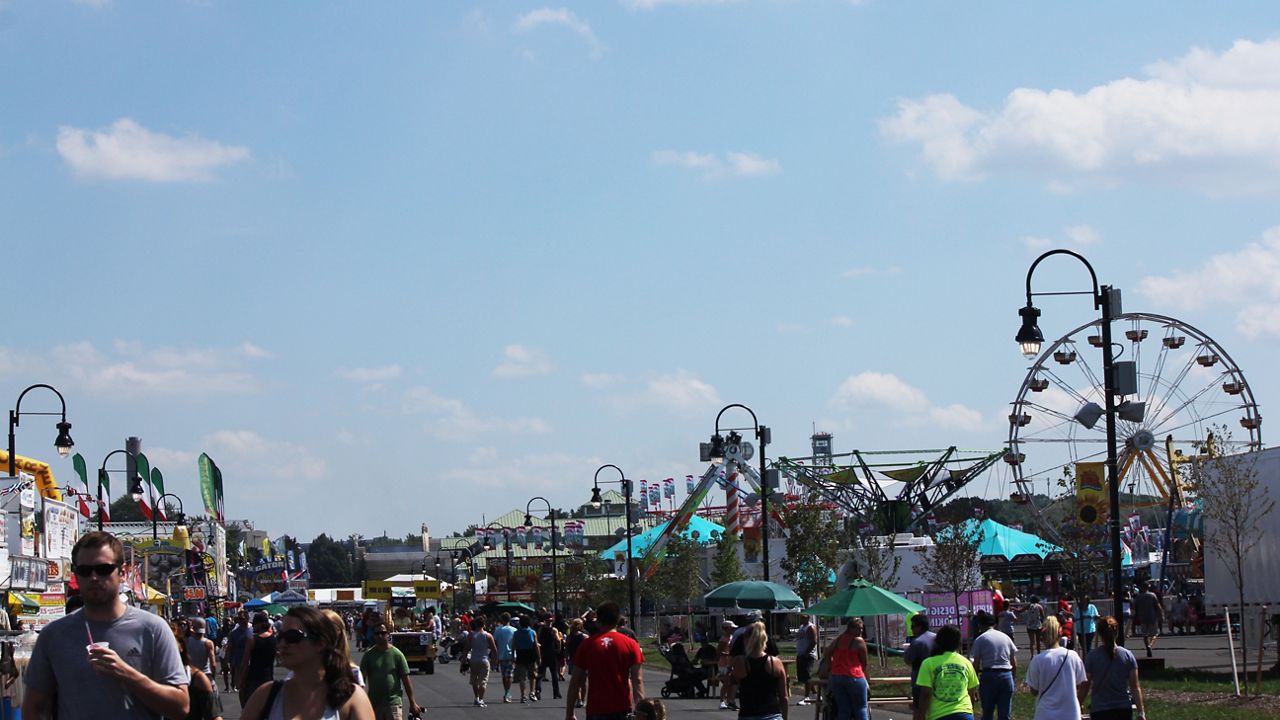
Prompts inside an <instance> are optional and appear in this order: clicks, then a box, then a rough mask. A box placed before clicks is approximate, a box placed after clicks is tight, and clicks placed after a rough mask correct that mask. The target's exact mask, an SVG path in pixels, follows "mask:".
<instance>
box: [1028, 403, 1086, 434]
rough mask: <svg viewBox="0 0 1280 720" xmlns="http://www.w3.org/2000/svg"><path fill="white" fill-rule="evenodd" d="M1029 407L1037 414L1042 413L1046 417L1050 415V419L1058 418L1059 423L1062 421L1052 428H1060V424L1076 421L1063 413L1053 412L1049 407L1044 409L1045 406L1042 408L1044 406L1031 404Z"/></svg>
mask: <svg viewBox="0 0 1280 720" xmlns="http://www.w3.org/2000/svg"><path fill="white" fill-rule="evenodd" d="M1031 407H1032V408H1033V409H1034V410H1036V411H1037V412H1042V413H1044V414H1046V415H1050V416H1052V417H1056V418H1058V419H1059V420H1061V421H1062V423H1060V424H1058V425H1054V426H1053V427H1054V428H1057V427H1061V426H1062V424H1067V423H1074V422H1075V421H1076V419H1075V418H1073V417H1071V416H1070V415H1067V414H1066V413H1064V412H1062V411H1060V410H1054V409H1053V408H1051V407H1046V406H1044V405H1039V404H1032V405H1031ZM1049 429H1052V428H1049Z"/></svg>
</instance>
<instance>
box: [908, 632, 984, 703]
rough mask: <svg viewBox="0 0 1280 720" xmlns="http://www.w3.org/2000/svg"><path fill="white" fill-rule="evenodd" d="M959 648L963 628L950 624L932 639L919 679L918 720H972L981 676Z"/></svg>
mask: <svg viewBox="0 0 1280 720" xmlns="http://www.w3.org/2000/svg"><path fill="white" fill-rule="evenodd" d="M959 649H960V628H958V627H956V626H955V625H947V626H945V627H943V628H942V629H940V630H938V635H937V637H935V638H934V639H933V652H934V655H933V656H932V657H928V658H925V661H924V662H923V663H921V664H920V673H919V675H917V676H916V685H919V686H920V704H919V706H917V707H916V709H915V714H914V717H915V720H941V719H943V718H945V719H946V720H959V719H960V718H964V719H965V720H972V718H973V697H974V694H975V693H974V691H975V690H976V689H977V687H978V674H977V673H976V672H974V671H973V663H971V662H969V658H967V657H965V656H963V655H961V654H960V653H959V652H957V651H958V650H959Z"/></svg>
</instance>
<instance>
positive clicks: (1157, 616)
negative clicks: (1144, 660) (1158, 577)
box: [1133, 580, 1164, 657]
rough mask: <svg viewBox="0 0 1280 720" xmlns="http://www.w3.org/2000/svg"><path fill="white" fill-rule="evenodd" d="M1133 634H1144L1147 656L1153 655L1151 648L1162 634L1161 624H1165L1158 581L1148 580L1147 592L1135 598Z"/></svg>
mask: <svg viewBox="0 0 1280 720" xmlns="http://www.w3.org/2000/svg"><path fill="white" fill-rule="evenodd" d="M1133 624H1134V629H1133V634H1134V635H1138V634H1139V633H1141V635H1142V644H1143V645H1144V646H1145V647H1146V648H1147V657H1151V648H1152V647H1153V646H1154V645H1155V644H1156V638H1157V637H1159V636H1160V626H1161V625H1163V624H1164V606H1162V605H1161V604H1160V598H1159V597H1157V596H1156V581H1155V580H1150V581H1148V582H1147V590H1146V592H1144V593H1142V594H1140V595H1138V597H1136V598H1134V600H1133Z"/></svg>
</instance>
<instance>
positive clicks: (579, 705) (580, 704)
mask: <svg viewBox="0 0 1280 720" xmlns="http://www.w3.org/2000/svg"><path fill="white" fill-rule="evenodd" d="M573 706H574V707H582V701H581V700H579V701H578V702H576V703H574V704H573Z"/></svg>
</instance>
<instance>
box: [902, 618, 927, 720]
mask: <svg viewBox="0 0 1280 720" xmlns="http://www.w3.org/2000/svg"><path fill="white" fill-rule="evenodd" d="M911 634H912V635H913V638H912V640H911V644H910V645H908V646H907V651H906V652H904V653H903V654H902V660H903V661H904V662H906V663H907V664H908V665H910V666H911V707H913V708H915V707H918V706H919V705H920V689H919V688H918V687H916V676H918V675H919V674H920V663H922V662H924V660H925V658H927V657H929V656H930V655H932V654H933V639H934V637H935V635H934V633H932V632H930V630H929V616H927V615H925V614H924V613H922V612H921V613H916V614H915V615H912V616H911Z"/></svg>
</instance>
